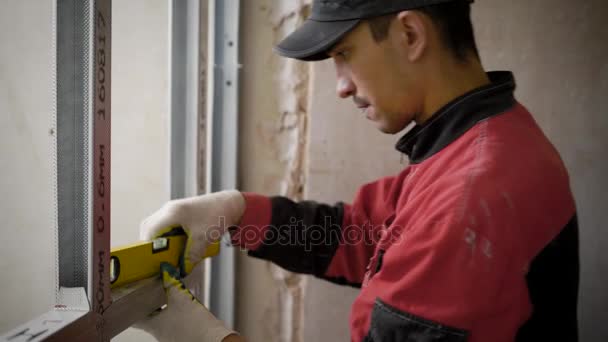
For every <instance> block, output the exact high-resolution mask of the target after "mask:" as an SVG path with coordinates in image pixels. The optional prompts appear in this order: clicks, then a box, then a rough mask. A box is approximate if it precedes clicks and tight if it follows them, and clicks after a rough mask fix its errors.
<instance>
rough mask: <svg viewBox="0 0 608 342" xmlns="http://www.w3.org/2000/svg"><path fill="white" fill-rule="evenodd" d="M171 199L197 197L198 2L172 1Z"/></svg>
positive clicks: (193, 0)
mask: <svg viewBox="0 0 608 342" xmlns="http://www.w3.org/2000/svg"><path fill="white" fill-rule="evenodd" d="M170 6H171V7H170V11H171V13H170V16H169V17H170V18H171V19H170V20H171V25H170V27H171V40H170V41H171V43H170V44H171V47H170V49H171V71H170V79H171V97H170V98H171V100H170V101H171V132H170V136H171V138H170V140H171V142H170V144H171V148H170V150H171V154H170V159H171V171H170V184H171V198H172V199H175V198H182V197H187V196H194V195H197V194H198V174H197V171H198V135H199V122H198V117H199V114H198V113H199V88H200V87H199V71H200V65H199V51H200V37H199V26H200V17H199V15H200V4H199V0H172V1H171V4H170Z"/></svg>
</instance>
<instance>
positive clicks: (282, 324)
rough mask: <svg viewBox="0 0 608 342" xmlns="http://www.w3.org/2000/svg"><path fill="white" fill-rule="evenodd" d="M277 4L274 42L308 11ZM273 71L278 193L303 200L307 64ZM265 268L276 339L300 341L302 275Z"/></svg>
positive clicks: (285, 64) (306, 2) (303, 3)
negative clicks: (281, 172) (281, 169)
mask: <svg viewBox="0 0 608 342" xmlns="http://www.w3.org/2000/svg"><path fill="white" fill-rule="evenodd" d="M277 3H278V4H279V5H277V6H274V7H273V9H275V10H277V11H278V12H275V11H272V10H271V11H269V15H270V18H269V20H270V22H271V23H272V30H273V32H274V35H275V39H274V40H275V42H278V41H279V39H280V37H284V36H285V35H286V34H288V33H289V32H291V31H293V30H294V29H295V28H296V27H297V26H299V25H300V24H302V22H303V21H304V20H305V19H306V18H307V17H308V14H309V12H310V0H298V1H293V0H277ZM281 10H282V12H281ZM277 13H283V14H279V15H276V14H277ZM276 70H277V81H278V86H279V93H280V94H281V96H280V97H278V103H277V105H278V108H279V110H280V111H281V112H280V113H281V114H280V119H279V122H278V127H277V131H276V137H277V144H278V146H277V147H278V157H279V160H281V161H282V162H285V163H286V164H287V167H286V174H285V177H284V180H283V182H282V186H281V194H282V195H284V196H286V197H289V198H291V199H293V200H302V199H303V197H304V184H305V182H306V178H305V175H306V162H307V158H306V153H307V148H308V146H307V136H308V108H307V107H308V96H309V87H310V84H309V80H310V77H309V76H310V67H309V65H308V64H307V63H303V62H299V61H296V60H293V59H285V58H282V59H280V61H279V64H278V65H277V68H276ZM268 267H269V271H270V273H271V274H272V277H273V279H274V280H275V282H276V283H277V285H278V287H279V289H280V290H279V291H280V292H279V302H278V303H279V308H278V311H279V322H278V323H279V326H278V328H279V329H278V330H277V332H279V334H278V339H279V340H280V341H294V342H300V341H303V319H304V317H303V316H304V306H303V300H304V288H305V278H304V277H303V276H301V275H298V274H295V273H292V272H288V271H286V270H284V269H282V268H280V267H278V266H275V265H273V264H270V263H269V264H268Z"/></svg>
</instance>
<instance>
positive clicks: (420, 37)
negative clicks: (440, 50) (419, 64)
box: [397, 11, 429, 62]
mask: <svg viewBox="0 0 608 342" xmlns="http://www.w3.org/2000/svg"><path fill="white" fill-rule="evenodd" d="M425 20H426V17H424V15H423V14H422V13H420V12H417V11H402V12H399V14H397V24H398V25H399V26H398V27H397V29H398V30H399V34H400V38H401V43H402V44H404V47H405V48H406V49H407V50H406V51H407V52H406V55H407V58H408V60H409V61H410V62H416V61H418V60H419V59H420V58H421V57H422V55H423V54H424V52H425V50H426V49H427V46H428V43H429V36H428V34H429V32H428V29H427V27H426V25H425Z"/></svg>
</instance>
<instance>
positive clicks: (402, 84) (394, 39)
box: [329, 22, 421, 134]
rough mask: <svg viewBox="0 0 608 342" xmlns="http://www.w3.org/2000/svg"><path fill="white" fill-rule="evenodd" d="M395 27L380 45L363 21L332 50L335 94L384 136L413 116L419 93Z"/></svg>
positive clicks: (415, 79) (395, 131)
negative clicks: (350, 102)
mask: <svg viewBox="0 0 608 342" xmlns="http://www.w3.org/2000/svg"><path fill="white" fill-rule="evenodd" d="M396 26H398V25H395V23H394V22H393V24H392V25H391V28H390V29H389V35H388V37H387V38H386V39H384V40H383V41H381V42H379V43H378V42H376V41H374V39H373V36H372V34H371V31H370V29H369V27H368V24H367V23H366V22H363V23H361V24H359V25H358V26H357V27H356V28H355V29H353V31H351V32H350V33H349V34H347V35H346V36H345V37H344V38H343V39H342V40H341V41H340V43H339V44H337V45H336V46H335V47H334V48H333V49H332V50H331V51H330V53H329V54H330V56H331V57H332V59H333V61H334V63H335V68H336V72H337V87H336V91H337V93H338V96H340V97H341V98H348V97H352V98H353V101H354V102H355V105H356V106H357V107H358V108H360V110H361V112H362V113H363V114H364V115H365V116H366V117H367V118H368V119H369V120H371V121H373V122H374V123H375V124H376V125H377V127H378V129H379V130H380V131H382V132H384V133H390V134H394V133H398V132H400V131H401V130H403V129H404V128H405V127H406V126H407V125H408V124H409V123H410V122H412V120H413V119H414V117H415V116H416V113H417V111H418V110H419V109H420V108H419V105H420V98H421V93H420V89H418V88H417V87H416V86H415V85H416V84H418V82H417V77H416V72H415V71H416V70H415V68H413V66H412V65H410V63H408V62H407V57H406V56H405V53H406V51H404V49H405V47H404V46H403V44H402V39H400V37H399V36H398V35H399V31H398V27H396Z"/></svg>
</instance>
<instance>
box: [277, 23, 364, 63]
mask: <svg viewBox="0 0 608 342" xmlns="http://www.w3.org/2000/svg"><path fill="white" fill-rule="evenodd" d="M360 21H361V19H353V20H342V21H316V20H311V19H307V20H306V21H305V22H304V24H302V26H300V27H299V28H298V29H297V30H296V31H294V32H293V33H292V34H290V35H289V36H287V38H285V39H283V40H282V41H281V42H280V43H279V44H277V45H276V46H275V47H274V50H275V51H276V52H277V53H278V54H279V55H281V56H284V57H289V58H295V59H299V60H303V61H320V60H323V59H326V58H329V55H328V54H327V53H328V52H329V49H331V48H332V47H333V46H334V45H335V44H336V43H338V41H339V40H340V39H342V37H344V35H346V34H347V33H348V32H350V30H352V29H353V28H354V27H355V26H357V24H358V23H359V22H360Z"/></svg>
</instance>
